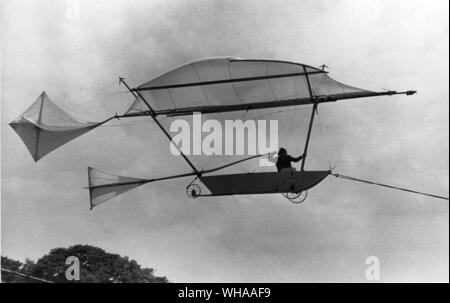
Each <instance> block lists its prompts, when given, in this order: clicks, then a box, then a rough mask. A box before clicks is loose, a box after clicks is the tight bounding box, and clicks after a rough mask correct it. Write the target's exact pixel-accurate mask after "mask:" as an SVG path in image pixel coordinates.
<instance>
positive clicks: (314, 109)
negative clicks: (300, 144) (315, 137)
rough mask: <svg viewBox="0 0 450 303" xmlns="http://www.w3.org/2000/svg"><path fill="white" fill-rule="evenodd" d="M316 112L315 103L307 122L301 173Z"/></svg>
mask: <svg viewBox="0 0 450 303" xmlns="http://www.w3.org/2000/svg"><path fill="white" fill-rule="evenodd" d="M316 111H317V103H316V104H314V106H313V108H312V111H311V119H310V120H309V128H308V134H307V136H306V143H305V149H304V151H303V160H302V166H301V171H304V167H305V161H306V155H307V153H308V145H309V138H310V137H311V129H312V126H313V122H314V115H315V113H316Z"/></svg>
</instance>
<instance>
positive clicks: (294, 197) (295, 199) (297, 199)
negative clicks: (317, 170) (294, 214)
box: [283, 190, 308, 204]
mask: <svg viewBox="0 0 450 303" xmlns="http://www.w3.org/2000/svg"><path fill="white" fill-rule="evenodd" d="M283 196H284V197H285V198H286V199H288V200H289V201H291V202H292V203H294V204H300V203H302V202H304V201H305V200H306V197H308V191H306V190H304V191H301V192H299V193H283Z"/></svg>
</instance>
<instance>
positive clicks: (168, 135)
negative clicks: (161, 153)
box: [119, 78, 200, 175]
mask: <svg viewBox="0 0 450 303" xmlns="http://www.w3.org/2000/svg"><path fill="white" fill-rule="evenodd" d="M119 79H120V82H122V83H123V84H124V85H125V87H126V88H127V89H128V90H129V91H130V92H131V93H132V94H133V96H135V97H136V93H137V95H138V96H139V98H140V99H141V100H142V101H144V102H145V104H146V105H147V107H148V109H149V110H150V116H151V117H152V119H153V121H155V123H156V124H157V125H158V126H159V128H160V129H161V130H162V132H163V133H164V134H165V135H166V137H167V138H168V139H169V141H170V143H171V144H173V145H174V146H175V147H176V148H177V150H178V151H179V152H180V155H181V156H182V157H183V159H184V160H185V161H186V163H187V164H188V165H189V166H190V167H191V168H192V170H193V171H194V172H195V174H197V175H199V174H200V172H199V171H198V170H197V168H196V167H195V166H194V164H192V162H191V161H190V160H189V159H188V158H187V157H186V155H185V154H184V153H183V152H182V151H181V150H180V148H179V147H178V146H177V145H176V144H174V143H173V142H172V136H171V135H170V134H169V133H168V132H167V130H166V129H165V128H164V126H162V124H161V123H160V122H159V120H158V119H157V118H156V115H155V114H154V113H155V111H154V110H153V108H152V107H151V106H150V104H148V102H147V100H145V98H144V97H143V96H142V95H141V93H140V92H139V91H138V92H136V93H135V92H134V91H133V90H132V89H131V88H130V87H129V86H128V84H127V83H126V82H125V79H124V78H119Z"/></svg>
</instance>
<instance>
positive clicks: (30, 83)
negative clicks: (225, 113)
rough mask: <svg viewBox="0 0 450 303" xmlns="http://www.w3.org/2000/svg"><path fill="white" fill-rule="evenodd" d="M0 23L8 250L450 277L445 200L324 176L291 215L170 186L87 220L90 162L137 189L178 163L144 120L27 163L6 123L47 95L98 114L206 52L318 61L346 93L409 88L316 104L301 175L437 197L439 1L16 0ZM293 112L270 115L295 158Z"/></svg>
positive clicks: (234, 275)
mask: <svg viewBox="0 0 450 303" xmlns="http://www.w3.org/2000/svg"><path fill="white" fill-rule="evenodd" d="M0 11H1V23H2V24H1V26H0V28H1V39H2V44H1V47H2V50H1V143H2V145H1V165H2V167H1V203H2V209H1V245H2V247H1V253H2V255H5V256H9V257H12V258H15V259H20V260H24V259H25V258H31V259H36V258H38V257H40V256H42V255H43V254H45V253H47V252H48V251H49V250H50V249H52V248H55V247H61V246H64V247H67V246H69V245H73V244H91V245H95V246H99V247H102V248H104V249H105V250H107V251H109V252H114V253H119V254H121V255H127V256H129V257H130V258H133V259H135V260H137V261H138V263H140V264H142V265H143V266H146V267H152V268H155V269H157V274H159V275H165V276H167V277H168V278H169V279H170V280H171V281H175V282H315V281H331V282H335V281H361V282H364V281H365V276H364V272H365V269H366V265H365V260H366V258H367V257H368V256H371V255H374V256H377V257H379V259H380V261H381V280H382V281H386V282H387V281H448V279H449V273H448V268H449V254H448V251H449V250H448V248H449V204H448V202H447V201H443V200H436V199H431V198H427V197H423V196H416V195H411V194H408V193H404V192H396V191H393V190H389V189H383V188H378V187H373V186H369V185H364V184H358V183H352V182H349V181H345V180H341V179H336V178H333V177H329V178H327V179H326V180H325V181H324V182H322V183H321V184H320V185H319V186H318V187H316V188H314V189H313V190H311V191H310V193H309V197H308V200H307V201H306V202H305V203H303V204H301V205H293V204H290V203H289V202H287V201H286V200H284V199H283V198H282V197H281V196H278V195H268V196H254V197H250V196H241V197H225V198H213V199H209V198H205V199H197V200H190V199H187V198H186V197H185V190H184V188H185V185H186V181H187V180H179V181H173V182H163V183H160V184H149V185H146V186H142V187H140V188H137V189H135V190H133V191H131V192H128V193H127V194H124V195H122V196H120V197H118V198H116V199H114V200H111V201H110V202H108V203H105V204H104V205H102V206H100V207H98V208H96V209H94V210H93V211H89V205H88V193H87V192H86V190H84V189H83V187H85V186H86V185H87V176H86V167H87V166H93V167H97V168H99V169H102V170H106V171H110V172H115V173H121V174H124V175H130V176H136V177H152V176H163V175H168V174H171V173H179V172H184V171H187V170H188V167H187V166H186V165H185V163H183V162H182V161H181V159H177V158H175V157H174V156H172V155H171V154H170V153H169V145H168V144H167V141H166V138H165V137H164V136H163V135H162V134H161V133H160V131H159V130H158V129H157V128H155V126H154V125H153V124H152V123H151V122H149V121H148V120H146V119H141V120H139V119H136V120H134V121H136V123H135V124H129V125H121V124H123V123H125V122H124V121H119V122H112V123H110V124H108V126H106V127H101V128H98V129H96V130H95V131H93V132H91V133H88V134H86V135H84V136H82V137H80V138H78V139H76V140H74V141H73V142H71V143H70V144H67V145H65V146H63V147H61V148H60V149H58V150H56V151H54V152H53V153H51V154H50V155H48V156H47V157H45V158H43V159H42V160H41V161H39V162H38V163H34V162H33V160H32V158H31V156H30V155H29V154H28V151H27V149H26V148H25V146H24V145H23V144H22V142H21V140H20V138H19V137H18V136H17V135H16V134H15V133H14V131H13V130H12V129H11V128H10V127H9V126H8V123H9V122H10V121H12V120H13V119H14V118H16V117H17V116H18V115H20V114H21V113H22V112H23V111H24V110H25V109H26V108H27V107H28V106H29V105H30V104H31V103H32V102H33V101H34V100H35V99H36V97H37V96H38V95H39V94H40V93H41V92H42V91H43V90H45V91H46V92H47V93H48V95H49V96H50V98H52V99H53V100H54V101H55V102H56V103H57V104H58V105H59V106H61V107H62V108H64V109H65V110H67V111H68V112H70V113H72V114H73V115H74V116H77V117H80V118H83V119H86V120H92V121H99V120H102V119H104V118H107V117H109V116H111V115H113V114H115V113H116V112H119V113H121V112H123V111H124V110H126V109H127V107H128V106H129V105H130V103H131V102H132V98H131V97H130V96H129V95H128V94H127V93H126V92H125V91H124V88H123V87H119V86H118V77H119V76H125V77H127V81H128V82H129V83H130V84H131V85H138V84H140V83H142V82H145V81H146V80H149V79H151V78H152V77H153V76H155V75H158V74H160V73H161V72H164V71H166V70H169V69H170V68H172V67H175V66H178V65H180V64H182V63H184V62H186V61H190V60H194V59H197V58H201V57H211V56H224V55H231V56H239V57H243V58H270V59H281V60H290V61H296V62H301V63H305V64H309V65H313V66H319V65H321V64H323V63H325V64H327V65H328V66H330V75H331V76H332V77H333V78H334V79H337V80H339V81H341V82H344V83H348V84H350V85H353V86H357V87H363V88H368V89H372V90H384V89H394V90H399V91H400V90H407V89H414V90H417V91H418V94H417V95H415V96H411V97H405V96H392V97H381V98H377V99H373V98H372V99H363V100H353V101H342V102H339V103H336V104H327V105H323V106H321V108H320V118H319V119H320V132H319V130H318V129H317V128H315V129H314V133H313V139H312V141H311V150H310V152H309V161H310V162H309V164H308V167H309V168H311V169H313V168H327V165H328V164H327V160H330V161H331V162H332V163H333V164H336V166H337V168H336V171H338V172H341V173H343V174H348V175H351V176H355V177H360V178H364V179H369V180H374V181H379V182H384V183H389V184H394V185H399V186H404V187H408V188H413V189H417V190H423V191H427V192H432V193H435V194H440V195H444V196H448V191H449V187H448V183H449V158H448V153H449V143H448V142H449V129H448V122H449V121H448V117H449V106H448V105H449V88H448V76H449V74H448V65H449V59H448V51H449V50H448V44H449V41H448V30H449V24H448V1H446V0H435V1H426V0H422V1H418V0H411V1H376V0H367V1H362V0H357V1H331V0H329V1H192V0H191V1H118V0H114V1H111V0H108V1H106V0H105V1H95V2H94V1H83V0H70V1H56V0H55V1H50V0H48V1H44V0H41V1H31V0H30V1H21V0H18V1H3V2H2V4H1V7H0ZM288 114H289V113H288ZM253 115H255V116H248V117H247V118H252V117H253V118H254V117H256V116H257V114H253ZM293 117H294V116H293V115H292V113H291V116H283V114H280V115H279V116H278V118H279V119H282V120H283V121H285V122H284V123H282V125H280V132H281V133H282V136H281V137H280V144H283V145H284V146H286V147H287V148H288V150H291V151H292V152H294V153H295V151H297V150H300V149H301V147H302V145H301V144H302V143H301V142H302V139H303V136H304V133H305V130H304V128H305V125H306V124H305V123H306V122H303V121H304V120H305V119H304V118H306V117H308V111H299V113H298V114H296V115H295V117H296V118H295V119H294V118H293ZM130 121H131V120H129V121H127V122H130ZM286 121H288V122H289V123H286ZM291 121H292V123H291Z"/></svg>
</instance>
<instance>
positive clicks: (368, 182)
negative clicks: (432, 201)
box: [332, 174, 449, 201]
mask: <svg viewBox="0 0 450 303" xmlns="http://www.w3.org/2000/svg"><path fill="white" fill-rule="evenodd" d="M332 175H333V176H335V177H336V178H342V179H347V180H350V181H357V182H362V183H367V184H371V185H377V186H382V187H387V188H392V189H396V190H401V191H406V192H409V193H413V194H418V195H423V196H428V197H432V198H437V199H443V200H447V201H448V200H449V198H448V197H443V196H439V195H434V194H429V193H424V192H421V191H416V190H411V189H407V188H402V187H397V186H393V185H387V184H382V183H377V182H373V181H368V180H363V179H359V178H354V177H349V176H345V175H341V174H332Z"/></svg>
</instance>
